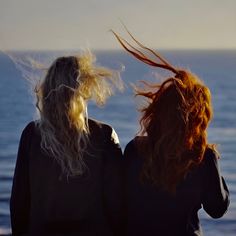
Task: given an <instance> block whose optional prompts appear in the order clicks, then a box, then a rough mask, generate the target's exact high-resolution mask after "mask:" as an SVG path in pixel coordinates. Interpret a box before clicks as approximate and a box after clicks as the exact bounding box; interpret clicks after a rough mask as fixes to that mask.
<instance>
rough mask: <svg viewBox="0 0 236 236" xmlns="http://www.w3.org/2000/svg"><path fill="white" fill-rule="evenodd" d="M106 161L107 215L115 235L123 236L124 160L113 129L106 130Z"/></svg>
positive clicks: (105, 202) (105, 194) (105, 199)
mask: <svg viewBox="0 0 236 236" xmlns="http://www.w3.org/2000/svg"><path fill="white" fill-rule="evenodd" d="M104 160H105V161H104V171H103V176H104V181H103V182H104V183H103V186H104V191H103V192H104V206H105V213H106V216H107V219H108V223H109V224H110V227H111V229H112V231H113V233H114V235H122V218H123V216H122V212H123V211H122V210H123V168H122V166H123V158H122V150H121V147H120V144H119V139H118V136H117V134H116V132H115V131H114V129H112V128H111V127H109V129H106V144H105V159H104Z"/></svg>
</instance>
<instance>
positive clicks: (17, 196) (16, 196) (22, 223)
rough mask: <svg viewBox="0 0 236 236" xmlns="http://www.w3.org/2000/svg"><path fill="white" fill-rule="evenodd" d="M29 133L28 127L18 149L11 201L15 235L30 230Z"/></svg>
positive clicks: (13, 232) (23, 133) (12, 223)
mask: <svg viewBox="0 0 236 236" xmlns="http://www.w3.org/2000/svg"><path fill="white" fill-rule="evenodd" d="M29 133H30V128H29V126H27V127H26V128H25V129H24V131H23V132H22V135H21V139H20V144H19V148H18V154H17V160H16V166H15V173H14V177H13V185H12V192H11V199H10V213H11V226H12V234H13V235H24V234H27V232H28V228H29V211H30V189H29V156H28V147H29V138H30V137H29Z"/></svg>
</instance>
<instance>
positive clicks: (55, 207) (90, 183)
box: [10, 54, 122, 236]
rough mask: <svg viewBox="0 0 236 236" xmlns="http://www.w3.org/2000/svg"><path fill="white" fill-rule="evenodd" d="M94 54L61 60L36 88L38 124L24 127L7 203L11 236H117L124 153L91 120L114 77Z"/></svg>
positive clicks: (104, 127)
mask: <svg viewBox="0 0 236 236" xmlns="http://www.w3.org/2000/svg"><path fill="white" fill-rule="evenodd" d="M92 62H93V58H92V55H91V54H84V55H81V56H78V57H75V56H70V57H61V58H58V59H56V60H55V61H54V62H53V64H52V65H51V67H50V68H49V70H48V72H47V74H46V77H45V79H44V80H43V81H42V83H41V84H40V85H39V86H38V87H37V88H36V95H37V100H38V102H37V107H38V109H39V112H40V119H39V120H38V121H32V122H30V123H29V124H28V125H27V126H26V128H25V129H24V131H23V133H22V136H21V140H20V145H19V150H18V156H17V163H16V167H15V174H14V179H13V187H12V195H11V202H10V210H11V223H12V233H13V235H86V236H87V235H118V234H119V231H120V230H121V227H120V223H121V204H122V202H121V201H122V197H121V195H122V190H121V188H122V182H121V180H122V174H121V168H122V166H121V162H122V152H121V148H120V145H119V140H118V137H117V135H116V133H115V131H114V129H113V128H112V127H111V126H109V125H107V124H104V123H101V122H98V121H96V120H93V119H89V118H88V116H87V100H89V99H93V100H95V101H96V102H97V104H103V103H105V100H106V98H107V97H109V96H110V95H111V94H112V85H113V86H114V85H119V78H118V77H116V76H115V75H114V73H113V72H112V71H111V70H108V69H106V68H101V67H96V66H94V65H93V64H92Z"/></svg>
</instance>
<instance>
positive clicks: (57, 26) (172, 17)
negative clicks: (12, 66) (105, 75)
mask: <svg viewBox="0 0 236 236" xmlns="http://www.w3.org/2000/svg"><path fill="white" fill-rule="evenodd" d="M120 20H121V21H122V22H124V24H125V25H126V26H127V27H128V28H129V30H130V31H131V32H132V34H133V35H134V36H135V37H136V38H137V39H139V41H141V42H142V43H145V44H146V45H147V46H149V47H152V48H159V49H236V1H235V0H224V1H223V0H0V49H1V50H13V49H17V50H25V49H30V50H64V49H84V48H91V49H118V48H120V46H119V44H118V43H117V41H116V40H115V39H114V36H113V35H112V33H111V32H110V31H109V30H110V29H113V30H115V31H116V32H118V33H119V34H120V35H122V36H123V37H125V38H127V39H128V35H127V33H126V32H125V30H124V28H123V27H122V24H121V22H120Z"/></svg>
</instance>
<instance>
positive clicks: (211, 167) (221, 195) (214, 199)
mask: <svg viewBox="0 0 236 236" xmlns="http://www.w3.org/2000/svg"><path fill="white" fill-rule="evenodd" d="M205 167H206V169H205V179H204V191H203V201H202V204H203V208H204V210H205V211H206V212H207V213H208V214H209V215H210V216H211V217H213V218H220V217H222V216H223V215H224V213H225V212H226V211H227V209H228V206H229V190H228V188H227V185H226V183H225V180H224V178H223V177H222V176H221V174H220V168H219V163H218V157H217V154H216V153H215V152H214V151H212V150H210V151H208V155H207V156H206V158H205Z"/></svg>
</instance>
